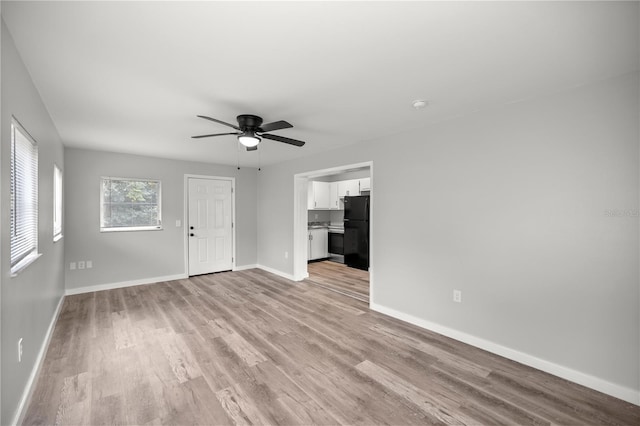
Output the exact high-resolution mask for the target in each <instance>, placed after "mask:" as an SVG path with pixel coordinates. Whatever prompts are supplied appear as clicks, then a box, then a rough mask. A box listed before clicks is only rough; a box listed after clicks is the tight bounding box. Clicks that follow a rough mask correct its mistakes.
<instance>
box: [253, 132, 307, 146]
mask: <svg viewBox="0 0 640 426" xmlns="http://www.w3.org/2000/svg"><path fill="white" fill-rule="evenodd" d="M260 136H262V137H263V138H265V139H271V140H272V141H278V142H284V143H288V144H290V145H295V146H302V145H304V142H302V141H299V140H296V139H291V138H285V137H284V136H278V135H268V134H263V135H260Z"/></svg>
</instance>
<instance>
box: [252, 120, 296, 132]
mask: <svg viewBox="0 0 640 426" xmlns="http://www.w3.org/2000/svg"><path fill="white" fill-rule="evenodd" d="M291 127H293V125H291V124H289V123H287V122H286V121H283V120H280V121H274V122H273V123H267V124H264V125H262V126H260V128H259V129H258V131H259V132H273V131H274V130H280V129H289V128H291Z"/></svg>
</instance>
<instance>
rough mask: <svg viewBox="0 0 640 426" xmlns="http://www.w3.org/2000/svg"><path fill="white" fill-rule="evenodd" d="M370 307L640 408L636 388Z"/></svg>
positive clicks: (446, 328) (378, 307) (414, 318)
mask: <svg viewBox="0 0 640 426" xmlns="http://www.w3.org/2000/svg"><path fill="white" fill-rule="evenodd" d="M369 308H370V309H371V310H373V311H376V312H380V313H383V314H385V315H389V316H390V317H393V318H396V319H399V320H402V321H405V322H408V323H410V324H413V325H417V326H418V327H421V328H425V329H427V330H430V331H433V332H435V333H438V334H442V335H443V336H447V337H450V338H452V339H455V340H458V341H460V342H463V343H467V344H469V345H472V346H475V347H477V348H480V349H483V350H485V351H487V352H491V353H494V354H497V355H500V356H503V357H505V358H508V359H510V360H513V361H517V362H519V363H521V364H524V365H527V366H529V367H533V368H536V369H538V370H541V371H544V372H546V373H549V374H552V375H554V376H558V377H561V378H563V379H566V380H569V381H571V382H574V383H578V384H580V385H583V386H586V387H588V388H591V389H595V390H597V391H599V392H602V393H605V394H607V395H611V396H613V397H615V398H619V399H622V400H624V401H627V402H630V403H632V404H636V405H640V395H639V394H638V391H637V390H635V389H631V388H627V387H624V386H620V385H617V384H615V383H611V382H609V381H607V380H604V379H600V378H598V377H595V376H591V375H589V374H586V373H583V372H580V371H577V370H573V369H571V368H568V367H565V366H562V365H559V364H555V363H553V362H550V361H547V360H544V359H541V358H537V357H535V356H533V355H529V354H526V353H524V352H520V351H517V350H515V349H511V348H508V347H506V346H502V345H499V344H497V343H494V342H491V341H489V340H485V339H482V338H480V337H476V336H473V335H471V334H467V333H464V332H461V331H458V330H454V329H452V328H449V327H445V326H442V325H440V324H436V323H433V322H431V321H427V320H424V319H422V318H418V317H415V316H413V315H410V314H405V313H403V312H400V311H397V310H395V309H393V308H388V307H386V306H383V305H380V304H378V303H374V302H373V301H372V302H371V303H370V305H369Z"/></svg>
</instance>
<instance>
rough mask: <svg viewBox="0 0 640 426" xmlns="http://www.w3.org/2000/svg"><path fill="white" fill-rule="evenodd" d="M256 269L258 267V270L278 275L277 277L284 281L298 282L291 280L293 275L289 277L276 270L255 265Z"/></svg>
mask: <svg viewBox="0 0 640 426" xmlns="http://www.w3.org/2000/svg"><path fill="white" fill-rule="evenodd" d="M257 267H258V269H262V270H263V271H267V272H270V273H272V274H274V275H278V276H279V277H282V278H286V279H288V280H291V281H300V280H295V279H294V278H293V275H291V274H287V273H286V272H282V271H278V270H277V269H273V268H270V267H268V266H264V265H257Z"/></svg>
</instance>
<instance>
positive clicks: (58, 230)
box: [53, 164, 62, 241]
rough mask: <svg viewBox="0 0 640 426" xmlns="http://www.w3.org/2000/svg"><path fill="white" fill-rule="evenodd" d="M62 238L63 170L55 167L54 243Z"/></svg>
mask: <svg viewBox="0 0 640 426" xmlns="http://www.w3.org/2000/svg"><path fill="white" fill-rule="evenodd" d="M60 238H62V170H60V167H58V166H57V165H55V164H54V165H53V241H58V240H59V239H60Z"/></svg>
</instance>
